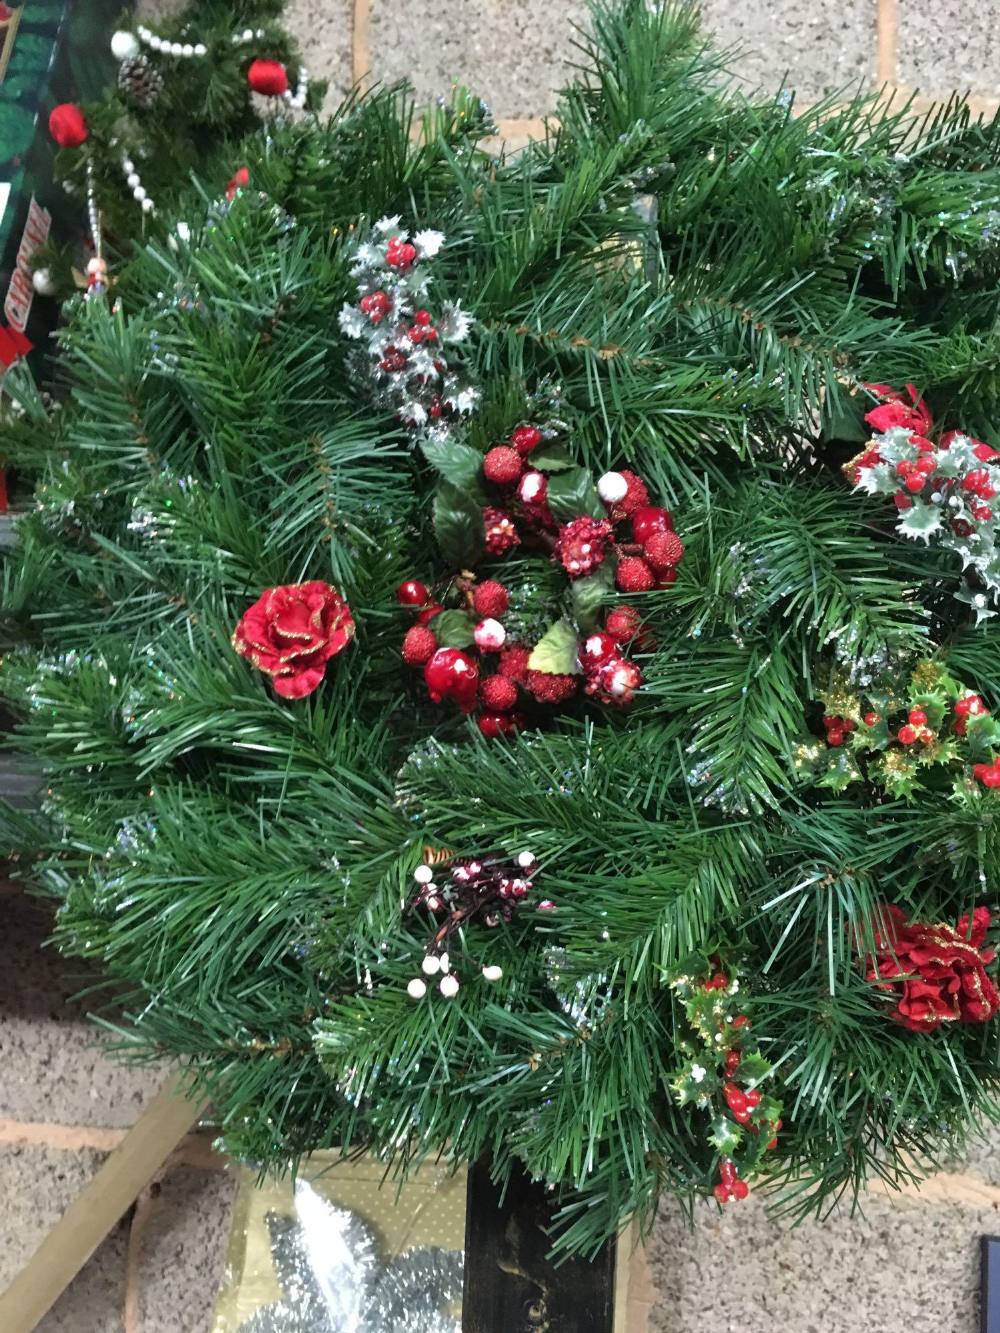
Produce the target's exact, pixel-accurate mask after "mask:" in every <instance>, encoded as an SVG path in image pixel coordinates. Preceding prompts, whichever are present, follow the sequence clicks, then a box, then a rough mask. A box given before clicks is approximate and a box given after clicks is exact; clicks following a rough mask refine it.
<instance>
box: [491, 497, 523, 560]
mask: <svg viewBox="0 0 1000 1333" xmlns="http://www.w3.org/2000/svg"><path fill="white" fill-rule="evenodd" d="M483 525H484V527H485V529H486V550H487V551H488V552H489V554H490V555H494V556H499V555H505V554H506V553H507V552H508V551H510V550H512V549H513V548H514V547H515V546H520V544H521V538H520V537H519V536H518V535H517V528H516V527H515V526H514V520H513V519H512V518H511V516H510V514H508V513H507V511H506V510H505V509H496V508H494V507H493V506H492V505H487V506H486V508H485V509H484V510H483Z"/></svg>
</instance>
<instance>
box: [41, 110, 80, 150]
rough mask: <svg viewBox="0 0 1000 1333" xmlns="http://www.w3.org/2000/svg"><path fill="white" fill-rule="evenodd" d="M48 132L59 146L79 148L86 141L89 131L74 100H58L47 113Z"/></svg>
mask: <svg viewBox="0 0 1000 1333" xmlns="http://www.w3.org/2000/svg"><path fill="white" fill-rule="evenodd" d="M49 133H50V134H51V135H52V137H53V139H55V141H56V143H57V144H58V145H59V147H60V148H79V147H80V145H81V144H83V143H86V142H87V139H88V137H89V134H90V131H89V130H88V129H87V122H86V119H85V118H84V114H83V112H82V111H81V110H80V108H79V107H78V106H77V105H76V103H75V102H60V104H59V105H58V106H55V107H53V108H52V111H51V113H50V115H49Z"/></svg>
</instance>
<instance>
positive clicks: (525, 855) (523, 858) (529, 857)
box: [517, 852, 535, 870]
mask: <svg viewBox="0 0 1000 1333" xmlns="http://www.w3.org/2000/svg"><path fill="white" fill-rule="evenodd" d="M517 864H518V865H519V866H520V867H521V869H522V870H527V869H528V867H529V866H533V865H534V864H535V853H534V852H519V853H518V856H517Z"/></svg>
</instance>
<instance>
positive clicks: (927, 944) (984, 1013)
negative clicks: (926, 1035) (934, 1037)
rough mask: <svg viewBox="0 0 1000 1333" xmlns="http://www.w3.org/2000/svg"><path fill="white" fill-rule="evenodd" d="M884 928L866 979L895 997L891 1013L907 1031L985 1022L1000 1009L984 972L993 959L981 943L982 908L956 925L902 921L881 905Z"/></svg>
mask: <svg viewBox="0 0 1000 1333" xmlns="http://www.w3.org/2000/svg"><path fill="white" fill-rule="evenodd" d="M883 918H884V931H883V930H880V931H879V932H878V934H877V935H876V938H875V953H874V955H869V957H868V959H867V977H868V980H869V981H874V982H875V984H876V985H877V986H878V987H879V988H880V989H881V990H883V991H886V992H887V993H888V994H890V995H893V996H894V997H896V998H897V1005H896V1010H895V1013H894V1017H895V1018H896V1019H897V1021H898V1022H900V1023H902V1025H903V1026H904V1027H907V1028H910V1030H911V1031H913V1032H932V1031H933V1030H934V1029H935V1028H937V1027H940V1025H941V1024H942V1023H949V1022H959V1023H985V1022H986V1021H987V1020H988V1019H990V1018H992V1017H993V1016H994V1015H995V1014H996V1013H997V1012H998V1010H1000V993H998V991H997V988H996V985H995V984H994V982H993V979H992V978H991V977H989V976H988V975H987V973H986V968H987V966H988V965H989V964H990V963H992V962H993V960H994V958H995V957H996V952H995V950H993V949H991V948H986V947H984V944H985V941H986V932H987V930H988V928H989V925H990V920H991V918H990V913H989V910H988V908H985V907H977V908H976V910H975V911H974V912H973V913H972V916H971V917H968V916H963V917H961V918H960V920H959V921H958V924H957V925H956V926H948V925H945V924H944V923H938V924H936V925H923V924H921V923H919V922H913V923H911V924H909V925H908V924H907V921H906V914H905V913H904V912H903V911H901V909H900V908H898V907H892V906H886V907H884V908H883Z"/></svg>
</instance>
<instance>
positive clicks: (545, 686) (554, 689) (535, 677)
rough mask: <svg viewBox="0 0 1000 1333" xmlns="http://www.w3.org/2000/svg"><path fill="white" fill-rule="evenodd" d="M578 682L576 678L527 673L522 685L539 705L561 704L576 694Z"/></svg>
mask: <svg viewBox="0 0 1000 1333" xmlns="http://www.w3.org/2000/svg"><path fill="white" fill-rule="evenodd" d="M578 680H579V677H578V676H569V675H565V676H564V675H559V674H550V673H549V672H547V671H529V672H528V674H527V676H526V677H525V682H524V683H525V685H526V686H527V687H528V689H529V690H530V691H531V693H532V694H533V695H534V696H535V698H536V699H537V700H538V702H539V703H540V704H562V703H565V702H566V700H567V699H571V698H572V697H573V695H574V694H576V687H577V682H578Z"/></svg>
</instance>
